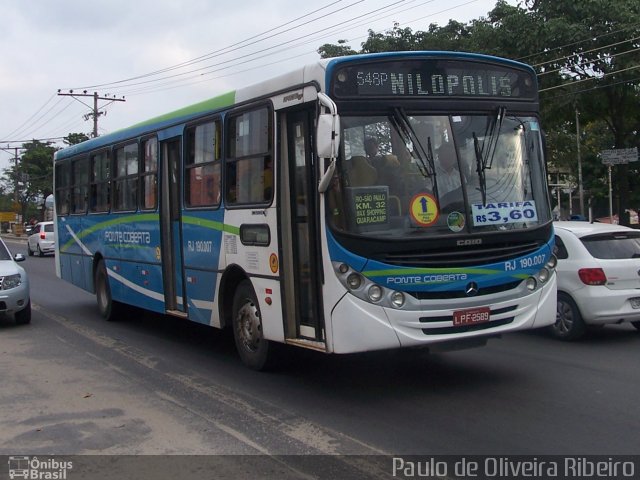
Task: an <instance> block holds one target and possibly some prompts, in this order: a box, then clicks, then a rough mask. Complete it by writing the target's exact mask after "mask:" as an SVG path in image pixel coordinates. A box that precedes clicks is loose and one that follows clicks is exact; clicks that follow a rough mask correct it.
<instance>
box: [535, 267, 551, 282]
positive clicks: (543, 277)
mask: <svg viewBox="0 0 640 480" xmlns="http://www.w3.org/2000/svg"><path fill="white" fill-rule="evenodd" d="M550 275H551V272H549V270H548V269H547V268H543V269H541V270H540V271H539V272H538V280H540V283H545V282H546V281H547V280H549V276H550Z"/></svg>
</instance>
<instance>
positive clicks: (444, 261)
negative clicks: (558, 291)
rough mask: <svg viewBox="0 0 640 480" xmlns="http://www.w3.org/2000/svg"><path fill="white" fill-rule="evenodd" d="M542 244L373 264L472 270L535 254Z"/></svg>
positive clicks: (386, 257)
mask: <svg viewBox="0 0 640 480" xmlns="http://www.w3.org/2000/svg"><path fill="white" fill-rule="evenodd" d="M541 246H542V244H540V243H537V242H533V243H525V244H515V245H514V244H513V243H505V244H493V245H490V246H483V245H477V246H470V247H458V248H455V249H448V250H444V249H441V250H428V249H424V250H421V251H420V252H406V251H405V252H401V253H386V254H383V255H380V256H377V257H376V260H378V261H380V262H382V263H386V264H389V265H397V266H403V267H422V268H451V267H472V266H478V265H487V264H490V263H497V262H504V261H507V260H512V259H514V258H518V257H521V256H524V255H528V254H530V253H533V252H535V251H536V250H538V249H539V248H540V247H541Z"/></svg>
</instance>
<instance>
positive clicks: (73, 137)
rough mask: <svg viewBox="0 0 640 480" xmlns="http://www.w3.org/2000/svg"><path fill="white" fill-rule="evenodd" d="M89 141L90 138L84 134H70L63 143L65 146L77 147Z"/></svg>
mask: <svg viewBox="0 0 640 480" xmlns="http://www.w3.org/2000/svg"><path fill="white" fill-rule="evenodd" d="M87 140H89V136H88V135H86V134H84V133H70V134H69V135H67V136H66V137H64V139H63V142H64V143H65V145H77V144H78V143H82V142H85V141H87Z"/></svg>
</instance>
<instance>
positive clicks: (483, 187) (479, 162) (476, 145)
mask: <svg viewBox="0 0 640 480" xmlns="http://www.w3.org/2000/svg"><path fill="white" fill-rule="evenodd" d="M473 150H474V152H475V154H476V172H478V181H479V183H480V188H478V190H480V194H481V195H482V205H486V204H487V182H486V179H485V176H484V170H485V167H484V160H483V158H482V150H481V149H480V141H479V140H478V136H477V135H476V132H473Z"/></svg>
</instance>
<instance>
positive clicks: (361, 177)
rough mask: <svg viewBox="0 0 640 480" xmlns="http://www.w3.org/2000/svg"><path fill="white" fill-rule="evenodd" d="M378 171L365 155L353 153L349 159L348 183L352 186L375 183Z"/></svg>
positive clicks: (366, 185)
mask: <svg viewBox="0 0 640 480" xmlns="http://www.w3.org/2000/svg"><path fill="white" fill-rule="evenodd" d="M377 180H378V171H377V170H376V169H375V167H374V166H373V165H371V164H370V163H369V161H368V160H367V158H366V157H363V156H362V155H355V156H353V157H351V160H350V161H349V185H350V186H352V187H368V186H370V185H375V184H376V181H377Z"/></svg>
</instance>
